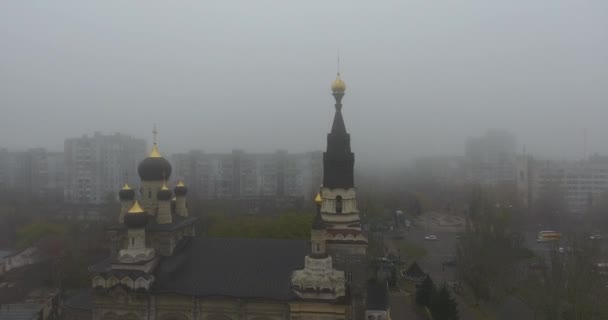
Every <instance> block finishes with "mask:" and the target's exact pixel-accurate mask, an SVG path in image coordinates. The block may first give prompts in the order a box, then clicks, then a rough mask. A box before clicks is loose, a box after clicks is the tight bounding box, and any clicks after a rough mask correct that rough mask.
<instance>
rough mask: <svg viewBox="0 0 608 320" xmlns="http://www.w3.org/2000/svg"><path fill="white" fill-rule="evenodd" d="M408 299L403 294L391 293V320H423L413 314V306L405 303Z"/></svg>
mask: <svg viewBox="0 0 608 320" xmlns="http://www.w3.org/2000/svg"><path fill="white" fill-rule="evenodd" d="M407 300H408V297H407V295H406V294H405V293H403V292H400V293H391V297H390V304H391V319H392V320H425V319H424V317H422V316H419V315H418V314H416V312H414V309H413V306H412V305H410V304H409V303H407Z"/></svg>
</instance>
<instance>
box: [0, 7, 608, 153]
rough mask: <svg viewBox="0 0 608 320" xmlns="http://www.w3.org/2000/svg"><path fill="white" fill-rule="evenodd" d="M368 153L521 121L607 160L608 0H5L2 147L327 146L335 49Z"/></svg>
mask: <svg viewBox="0 0 608 320" xmlns="http://www.w3.org/2000/svg"><path fill="white" fill-rule="evenodd" d="M338 50H339V51H340V69H341V72H342V75H343V79H344V80H345V82H346V84H347V87H348V88H347V91H346V96H345V98H344V100H343V102H344V109H343V112H344V117H345V121H346V125H347V129H348V130H349V132H350V133H351V137H352V141H353V149H354V151H355V152H356V154H357V158H358V159H364V160H374V159H377V160H378V161H401V160H402V159H410V158H412V157H414V156H424V155H434V154H463V153H464V141H465V139H466V137H469V136H478V135H481V134H483V132H484V131H485V130H486V129H488V128H501V129H507V130H510V131H511V132H513V133H514V134H515V135H516V136H517V138H518V142H519V143H520V145H524V144H525V145H526V147H527V150H528V151H529V152H532V153H536V154H539V155H545V156H556V157H570V158H577V157H580V156H582V153H583V141H584V139H583V132H584V130H585V129H586V130H587V136H588V149H589V150H590V152H599V153H604V154H608V125H607V123H608V97H607V95H608V1H606V0H596V1H591V0H589V1H584V0H509V1H504V0H503V1H488V0H475V1H472V0H471V1H438V0H437V1H429V0H413V1H403V0H401V1H395V2H388V1H369V0H367V1H352V0H351V1H278V0H277V1H260V0H256V1H250V0H249V1H200V0H197V1H183V0H180V1H166V0H163V1H153V0H147V1H110V0H104V1H95V2H93V1H82V0H74V1H64V0H54V1H47V0H44V1H43V0H40V1H34V0H32V1H23V0H2V1H0V111H2V112H1V114H0V146H2V147H8V148H23V147H38V146H42V147H47V148H49V149H55V150H60V149H62V148H63V140H64V138H66V137H73V136H80V135H82V134H85V133H89V134H91V133H93V132H94V131H102V132H123V133H127V134H130V135H133V136H136V137H142V138H146V139H148V140H149V141H151V140H152V139H151V131H152V125H153V123H157V124H158V127H159V131H160V135H159V146H160V149H161V152H163V151H164V152H167V153H169V152H179V151H183V150H186V149H191V148H198V149H204V150H207V151H229V150H231V149H233V148H241V149H245V150H246V151H269V150H274V149H278V148H280V149H287V150H289V151H293V152H297V151H306V150H318V149H323V148H324V147H325V139H326V138H325V135H326V133H327V132H328V131H329V127H330V125H331V120H332V117H333V110H334V108H333V103H334V101H333V97H332V96H331V92H330V89H329V86H330V84H331V82H332V81H333V79H334V78H335V73H336V69H337V64H336V60H337V59H336V57H337V53H338Z"/></svg>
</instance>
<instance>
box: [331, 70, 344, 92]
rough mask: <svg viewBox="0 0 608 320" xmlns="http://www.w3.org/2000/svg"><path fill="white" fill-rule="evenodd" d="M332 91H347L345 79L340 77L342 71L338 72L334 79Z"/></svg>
mask: <svg viewBox="0 0 608 320" xmlns="http://www.w3.org/2000/svg"><path fill="white" fill-rule="evenodd" d="M331 91H333V92H335V93H343V92H344V91H346V83H344V80H342V78H340V72H338V75H337V76H336V80H334V82H333V83H332V84H331Z"/></svg>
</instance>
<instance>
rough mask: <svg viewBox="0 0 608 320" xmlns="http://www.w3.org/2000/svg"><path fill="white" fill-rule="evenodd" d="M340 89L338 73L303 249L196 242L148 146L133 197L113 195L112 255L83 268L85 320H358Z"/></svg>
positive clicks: (354, 224) (274, 243) (353, 217)
mask: <svg viewBox="0 0 608 320" xmlns="http://www.w3.org/2000/svg"><path fill="white" fill-rule="evenodd" d="M345 89H346V86H345V84H344V81H342V79H341V78H340V74H339V73H338V76H337V79H336V80H335V81H334V83H333V85H332V91H333V96H334V98H335V100H336V104H335V108H336V111H335V116H334V121H333V125H332V128H331V132H330V133H329V134H328V136H327V150H326V152H324V154H323V165H324V177H323V185H322V186H321V188H320V190H319V194H318V195H317V197H316V199H315V202H316V204H317V214H316V216H315V218H314V221H313V225H312V231H311V237H310V240H308V241H306V240H280V239H233V238H206V237H196V232H195V227H194V226H195V222H196V218H193V217H191V216H190V213H189V212H188V206H187V200H186V195H187V191H188V189H187V187H186V185H185V184H184V183H183V181H180V182H179V183H177V184H176V185H175V186H174V187H173V188H169V186H168V185H167V183H166V181H168V180H169V178H170V176H171V171H172V168H171V165H170V164H169V162H168V161H167V160H166V159H165V158H164V157H162V156H161V154H160V152H159V150H158V147H157V145H156V139H155V143H154V146H153V148H152V152H151V153H150V155H149V156H148V157H147V158H146V159H144V160H143V161H142V162H141V163H140V165H139V167H138V174H139V176H140V179H141V188H140V189H139V190H134V189H132V188H131V187H130V186H129V185H128V184H125V185H124V187H123V188H122V189H121V190H120V192H119V197H120V201H121V210H120V214H119V215H118V219H117V223H116V225H114V226H112V227H109V228H108V231H107V232H108V234H109V236H110V239H111V242H112V250H111V252H110V255H109V256H108V258H107V259H105V260H103V261H100V262H99V263H97V264H95V265H93V266H91V267H90V268H89V270H90V272H91V274H92V279H91V291H90V302H89V308H90V313H88V314H90V318H91V319H92V320H117V319H128V320H144V319H146V320H153V319H158V320H237V319H251V320H270V319H273V320H274V319H276V320H279V319H292V320H307V319H311V320H312V319H315V320H330V319H331V320H339V319H340V320H342V319H344V320H346V319H357V320H358V319H363V318H364V315H365V311H366V283H367V273H366V270H367V267H366V250H367V238H366V236H365V234H364V233H363V232H362V230H361V222H360V217H359V211H358V209H357V197H356V190H355V186H354V178H353V176H354V174H353V173H354V154H353V153H352V151H351V149H350V136H349V134H348V133H347V131H346V127H345V124H344V119H343V117H342V102H341V101H342V98H343V96H344V92H345ZM155 131H156V130H155ZM155 134H156V132H155ZM66 314H69V312H68V313H66ZM79 317H80V318H82V313H80V316H79Z"/></svg>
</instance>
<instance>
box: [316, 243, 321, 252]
mask: <svg viewBox="0 0 608 320" xmlns="http://www.w3.org/2000/svg"><path fill="white" fill-rule="evenodd" d="M317 252H321V245H320V244H318V243H317Z"/></svg>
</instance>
